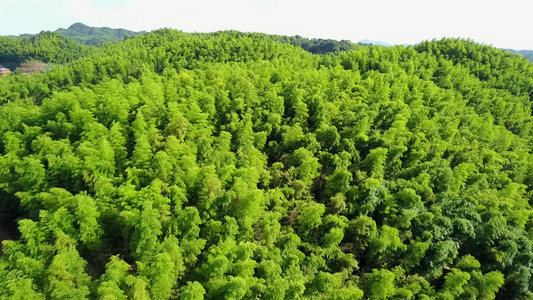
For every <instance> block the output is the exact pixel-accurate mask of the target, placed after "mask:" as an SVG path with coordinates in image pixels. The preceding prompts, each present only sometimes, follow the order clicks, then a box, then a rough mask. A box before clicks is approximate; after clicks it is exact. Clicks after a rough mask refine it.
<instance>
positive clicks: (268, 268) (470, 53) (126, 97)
mask: <svg viewBox="0 0 533 300" xmlns="http://www.w3.org/2000/svg"><path fill="white" fill-rule="evenodd" d="M56 39H57V37H55V36H54V35H51V36H50V42H51V44H53V45H55V42H54V41H56ZM280 39H283V38H280V37H275V36H268V35H263V34H246V33H239V32H232V31H230V32H217V33H212V34H187V33H183V32H179V31H174V30H158V31H154V32H152V33H149V34H146V35H143V36H139V37H135V38H133V39H128V40H126V41H124V42H121V43H117V44H112V45H107V46H105V47H97V48H95V49H96V50H94V51H93V52H90V53H85V52H84V51H85V50H83V49H84V48H83V47H81V48H79V49H81V50H80V51H74V52H75V53H78V54H80V55H79V56H75V55H74V56H73V55H71V54H64V52H63V50H65V51H67V53H71V52H70V50H69V49H74V48H72V47H71V46H72V45H71V44H66V45H67V47H59V48H58V49H56V48H54V49H56V50H54V51H53V52H52V53H48V52H43V53H46V55H49V56H50V57H67V58H69V59H65V60H63V59H61V64H58V65H56V66H55V67H54V68H53V69H52V70H51V71H50V72H47V73H46V74H37V75H34V76H29V77H26V76H22V75H16V74H15V75H11V76H8V77H5V78H0V137H1V139H0V154H1V156H0V215H1V216H2V218H1V224H0V225H1V226H6V227H7V226H10V225H13V224H16V227H17V228H18V235H20V238H18V239H15V240H11V241H8V240H6V241H4V242H3V252H4V255H3V256H2V257H0V298H5V299H189V300H190V299H258V298H260V299H336V300H341V299H346V300H347V299H531V298H532V297H533V278H532V275H533V210H532V208H531V196H532V187H533V156H532V147H533V134H532V129H533V128H532V126H533V123H532V116H531V98H532V95H533V76H532V75H533V67H532V65H531V64H530V63H529V61H528V60H527V59H524V58H522V57H521V56H518V55H513V54H511V53H508V52H504V51H501V50H498V49H495V48H492V47H489V46H484V45H479V44H476V43H474V42H472V41H468V40H457V39H444V40H440V41H428V42H423V43H420V44H418V45H416V46H412V47H404V46H395V47H387V48H385V47H380V46H371V45H353V44H350V45H349V47H348V49H335V50H347V51H335V52H330V53H326V54H313V53H310V52H307V51H305V50H303V49H302V48H299V47H296V46H294V45H292V44H291V43H290V42H287V41H286V40H285V41H283V40H280ZM286 39H290V38H286ZM10 41H11V40H10ZM339 43H340V44H339V45H341V44H342V42H339ZM33 47H35V48H31V46H30V45H29V44H24V43H20V44H16V43H15V44H14V45H12V46H11V48H9V49H12V50H10V51H11V52H3V51H4V50H3V49H5V48H2V52H0V55H3V56H6V55H12V54H10V53H26V52H25V51H27V52H28V53H30V52H31V53H41V52H40V51H43V49H42V48H41V47H40V46H39V44H36V43H33ZM26 49H34V50H31V51H30V50H26ZM46 49H48V48H46ZM78 54H76V55H78ZM81 54H83V55H81ZM43 55H45V54H43ZM71 57H72V58H73V59H70V58H71ZM74 58H75V59H74Z"/></svg>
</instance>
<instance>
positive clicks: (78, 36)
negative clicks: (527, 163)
mask: <svg viewBox="0 0 533 300" xmlns="http://www.w3.org/2000/svg"><path fill="white" fill-rule="evenodd" d="M54 32H55V33H57V34H59V35H62V36H64V37H68V38H71V39H73V40H75V41H76V42H78V43H80V44H84V45H93V46H96V45H101V44H104V43H116V42H121V41H123V40H124V39H125V38H131V37H135V36H138V35H143V34H146V32H145V31H140V32H136V31H131V30H126V29H114V28H109V27H91V26H87V25H85V24H82V23H74V24H72V25H70V26H69V27H68V28H67V29H64V28H59V29H57V30H56V31H54Z"/></svg>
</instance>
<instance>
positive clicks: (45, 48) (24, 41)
mask: <svg viewBox="0 0 533 300" xmlns="http://www.w3.org/2000/svg"><path fill="white" fill-rule="evenodd" d="M95 50H96V48H93V47H89V46H84V45H80V44H79V43H76V42H75V41H74V40H72V39H69V38H65V37H62V36H60V35H58V34H56V33H53V32H49V31H43V32H41V33H39V34H37V35H34V36H29V37H25V38H14V37H8V36H0V65H3V66H6V67H8V68H10V69H16V68H17V67H19V66H20V65H21V64H22V63H24V62H27V61H42V62H45V63H55V64H67V63H70V62H73V61H75V60H77V59H79V58H81V57H84V56H87V55H88V54H89V53H91V52H94V51H95Z"/></svg>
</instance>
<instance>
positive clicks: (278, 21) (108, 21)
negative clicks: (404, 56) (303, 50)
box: [0, 0, 533, 50]
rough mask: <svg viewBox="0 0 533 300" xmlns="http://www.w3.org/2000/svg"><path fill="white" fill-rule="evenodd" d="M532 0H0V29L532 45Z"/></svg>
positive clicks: (9, 31) (2, 32)
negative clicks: (83, 27) (218, 33)
mask: <svg viewBox="0 0 533 300" xmlns="http://www.w3.org/2000/svg"><path fill="white" fill-rule="evenodd" d="M532 12H533V1H531V0H505V1H501V0H500V1H497V0H483V1H480V0H446V1H445V0H441V1H434V0H404V1H401V0H364V1H360V0H352V1H349V0H327V1H315V0H189V1H183V0H173V1H170V0H0V20H1V23H0V35H18V34H22V33H38V32H40V31H41V30H56V29H57V28H60V27H61V28H67V27H68V26H69V25H71V24H73V23H75V22H82V23H84V24H86V25H89V26H96V27H104V26H106V27H111V28H125V29H130V30H135V31H141V30H146V31H150V30H154V29H159V28H174V29H179V30H182V31H185V32H213V31H218V30H228V29H234V30H239V31H247V32H263V33H270V34H281V35H300V36H303V37H308V38H329V39H336V40H342V39H346V40H350V41H352V42H358V41H360V40H362V39H369V40H373V41H383V42H387V43H390V44H415V43H418V42H421V41H424V40H431V39H440V38H443V37H460V38H471V39H473V40H475V41H477V42H480V43H483V44H487V45H493V46H495V47H499V48H512V49H517V50H521V49H533V35H531V34H530V26H531V21H530V20H531V13H532Z"/></svg>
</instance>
